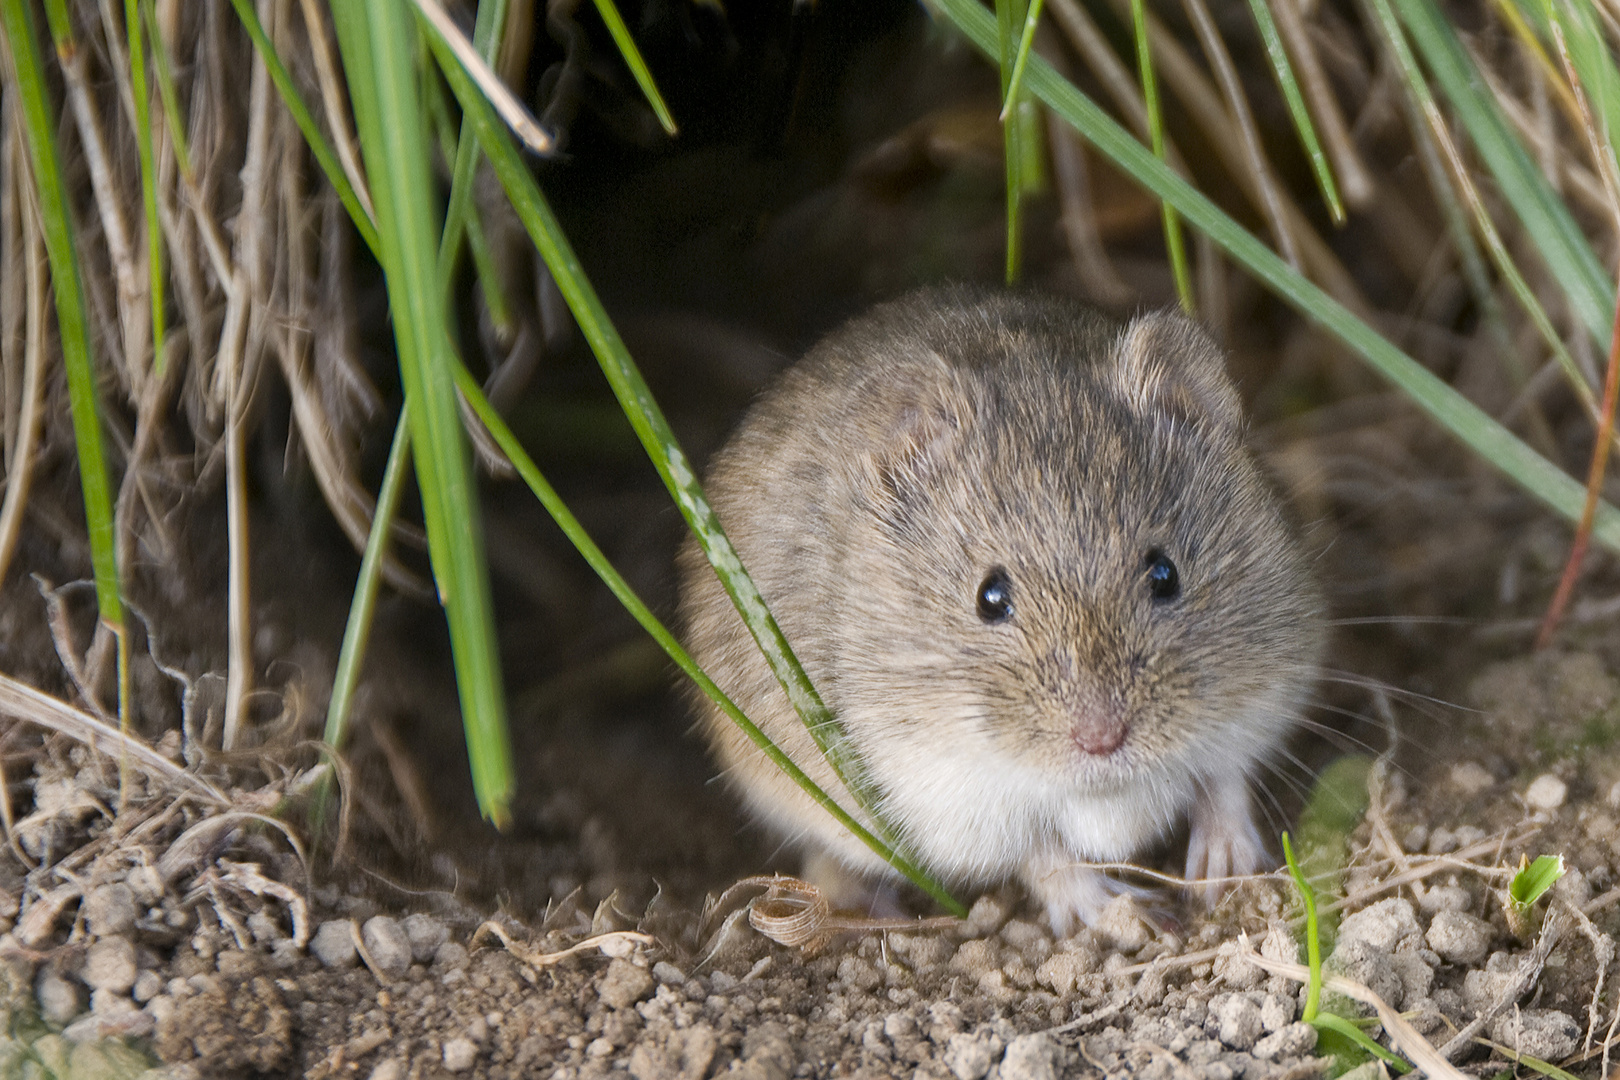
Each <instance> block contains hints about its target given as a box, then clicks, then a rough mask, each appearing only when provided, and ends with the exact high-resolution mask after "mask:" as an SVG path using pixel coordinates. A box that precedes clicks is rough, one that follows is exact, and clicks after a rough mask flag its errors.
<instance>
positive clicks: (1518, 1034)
mask: <svg viewBox="0 0 1620 1080" xmlns="http://www.w3.org/2000/svg"><path fill="white" fill-rule="evenodd" d="M1491 1036H1492V1038H1494V1039H1495V1040H1496V1041H1497V1042H1499V1043H1502V1044H1503V1045H1505V1046H1511V1047H1513V1048H1514V1049H1516V1050H1518V1051H1519V1053H1521V1054H1524V1055H1526V1056H1528V1057H1534V1058H1540V1059H1541V1060H1542V1061H1560V1060H1562V1059H1564V1058H1567V1057H1569V1055H1571V1054H1573V1053H1574V1052H1575V1050H1576V1047H1578V1046H1579V1045H1580V1038H1581V1026H1580V1025H1579V1024H1577V1023H1576V1022H1575V1018H1574V1017H1572V1016H1570V1015H1569V1014H1568V1013H1565V1012H1560V1011H1559V1010H1557V1009H1509V1010H1508V1011H1506V1012H1504V1013H1503V1014H1502V1015H1501V1016H1498V1017H1497V1018H1496V1020H1495V1022H1493V1023H1492V1024H1491Z"/></svg>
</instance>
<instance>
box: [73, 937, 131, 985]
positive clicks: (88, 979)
mask: <svg viewBox="0 0 1620 1080" xmlns="http://www.w3.org/2000/svg"><path fill="white" fill-rule="evenodd" d="M137 974H138V973H137V972H136V970H135V943H134V942H132V941H130V940H129V938H126V937H110V938H102V939H101V940H100V941H98V942H96V943H95V944H94V945H92V946H90V948H89V950H88V951H87V952H86V953H85V957H84V974H83V976H82V977H83V979H84V982H85V985H87V986H89V987H90V988H91V989H92V990H110V991H112V992H113V993H115V994H122V993H125V992H127V991H128V990H129V988H130V987H132V986H134V985H135V976H136V975H137Z"/></svg>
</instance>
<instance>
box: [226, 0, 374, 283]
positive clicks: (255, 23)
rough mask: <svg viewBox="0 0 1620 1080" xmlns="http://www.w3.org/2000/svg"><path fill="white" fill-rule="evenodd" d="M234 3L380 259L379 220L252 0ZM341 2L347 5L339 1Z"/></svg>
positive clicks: (323, 169)
mask: <svg viewBox="0 0 1620 1080" xmlns="http://www.w3.org/2000/svg"><path fill="white" fill-rule="evenodd" d="M231 6H232V7H234V8H235V9H236V17H237V18H238V19H240V20H241V21H242V26H243V28H244V29H245V30H247V32H248V37H250V38H252V39H253V47H254V48H255V49H257V50H258V51H259V57H260V59H262V60H263V61H264V66H265V68H266V70H268V71H269V72H270V81H271V82H273V83H275V85H276V92H277V93H278V94H280V95H281V100H282V103H283V104H284V105H286V106H287V111H288V112H290V113H292V118H293V123H295V124H297V125H298V130H299V131H300V132H302V133H303V136H304V142H305V143H307V144H308V145H309V152H310V153H311V154H314V155H315V162H316V164H318V165H319V166H320V167H321V172H323V173H325V174H326V181H327V183H329V184H331V185H332V190H334V191H336V192H337V196H338V198H339V199H340V200H341V201H342V203H343V208H344V209H345V210H347V211H348V212H349V217H350V218H351V219H352V220H353V221H354V227H355V229H356V230H357V231H358V232H359V233H360V239H362V240H364V241H365V242H366V247H368V248H370V249H371V253H372V255H374V256H376V257H377V258H379V259H380V258H381V257H382V255H381V248H380V247H379V246H378V243H377V228H376V224H375V223H374V222H373V221H372V220H371V215H369V214H367V213H366V211H365V207H364V206H362V205H361V203H360V198H359V196H358V195H356V194H355V192H354V185H353V184H351V183H349V176H348V174H347V173H345V172H344V171H343V166H342V165H340V164H338V159H337V153H336V152H335V151H334V150H333V149H332V144H331V143H329V142H327V141H326V136H325V134H323V133H322V132H321V129H320V126H319V125H318V124H316V123H315V117H314V115H313V114H312V113H311V112H310V111H309V107H308V106H307V105H305V104H304V99H303V97H302V96H300V95H299V93H298V87H296V86H294V85H293V81H292V75H291V74H290V73H289V72H288V71H287V65H285V64H283V63H282V62H281V55H280V54H279V53H277V52H276V47H275V45H274V44H273V43H272V42H271V41H270V37H269V35H268V34H266V33H265V32H264V24H262V23H261V22H259V13H258V11H256V10H255V9H254V7H253V0H231ZM341 6H344V5H339V7H341ZM340 17H341V16H340V13H339V12H338V11H337V9H336V8H334V9H333V12H332V18H333V21H334V22H336V21H337V20H338V19H339V18H340ZM352 95H353V91H352V88H351V96H352ZM354 107H355V109H356V111H357V112H358V110H359V108H360V106H359V104H358V103H356V104H355V106H354Z"/></svg>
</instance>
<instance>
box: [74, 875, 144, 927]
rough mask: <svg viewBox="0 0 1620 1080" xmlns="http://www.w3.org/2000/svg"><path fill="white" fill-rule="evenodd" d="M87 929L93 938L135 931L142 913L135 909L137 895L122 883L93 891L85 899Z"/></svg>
mask: <svg viewBox="0 0 1620 1080" xmlns="http://www.w3.org/2000/svg"><path fill="white" fill-rule="evenodd" d="M82 911H83V913H84V924H85V929H86V930H88V931H90V935H91V936H92V937H110V936H112V935H114V934H127V933H129V932H130V931H131V930H133V929H135V919H136V918H137V917H138V916H139V914H140V912H139V911H137V910H136V907H135V893H134V890H132V889H131V888H130V887H129V886H128V885H126V884H124V883H123V882H122V881H118V882H114V883H113V884H111V885H101V886H98V887H97V888H94V889H91V890H90V892H89V894H88V895H87V896H85V898H84V906H83V908H82Z"/></svg>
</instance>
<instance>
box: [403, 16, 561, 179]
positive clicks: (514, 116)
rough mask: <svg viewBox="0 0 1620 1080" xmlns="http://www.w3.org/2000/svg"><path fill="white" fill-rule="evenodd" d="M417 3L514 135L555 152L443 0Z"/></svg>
mask: <svg viewBox="0 0 1620 1080" xmlns="http://www.w3.org/2000/svg"><path fill="white" fill-rule="evenodd" d="M415 4H416V10H417V11H420V12H421V13H422V17H423V18H425V19H426V20H427V21H428V22H429V23H431V24H432V26H433V29H434V30H436V31H437V32H438V33H439V36H441V37H442V38H444V40H445V43H446V44H448V45H449V46H450V51H451V52H453V53H455V54H456V59H457V60H460V61H461V64H462V66H463V67H465V68H466V69H467V74H469V75H471V76H472V79H473V81H474V82H475V83H477V84H478V89H480V90H482V91H483V92H484V95H485V96H486V97H488V98H489V103H490V104H491V105H493V106H494V107H495V111H496V112H497V113H499V114H500V117H501V119H502V120H505V121H506V124H507V126H508V127H510V128H511V129H512V132H513V134H515V135H516V136H517V137H518V138H519V139H522V140H523V142H524V143H525V144H527V146H528V147H529V149H530V150H532V151H534V152H535V153H536V154H549V153H551V152H552V150H553V149H555V147H556V144H555V142H554V140H553V139H552V137H551V135H550V134H549V133H547V132H546V131H545V130H544V129H543V128H541V127H540V125H539V123H537V122H536V121H535V119H534V116H533V114H531V113H530V112H529V110H528V107H527V106H525V105H524V104H523V102H521V101H519V100H518V99H517V96H516V95H515V94H513V93H512V91H510V90H508V89H507V88H506V84H505V83H503V82H501V79H500V76H498V75H496V74H495V72H494V71H492V70H490V67H489V65H488V64H487V63H485V62H484V58H483V57H482V56H480V55H478V50H477V49H475V48H473V44H472V42H471V41H468V40H467V35H466V34H463V33H462V32H461V28H460V27H459V26H457V25H456V24H455V23H454V22H452V21H451V19H450V16H448V15H446V14H445V13H444V8H442V7H440V6H439V0H415Z"/></svg>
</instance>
